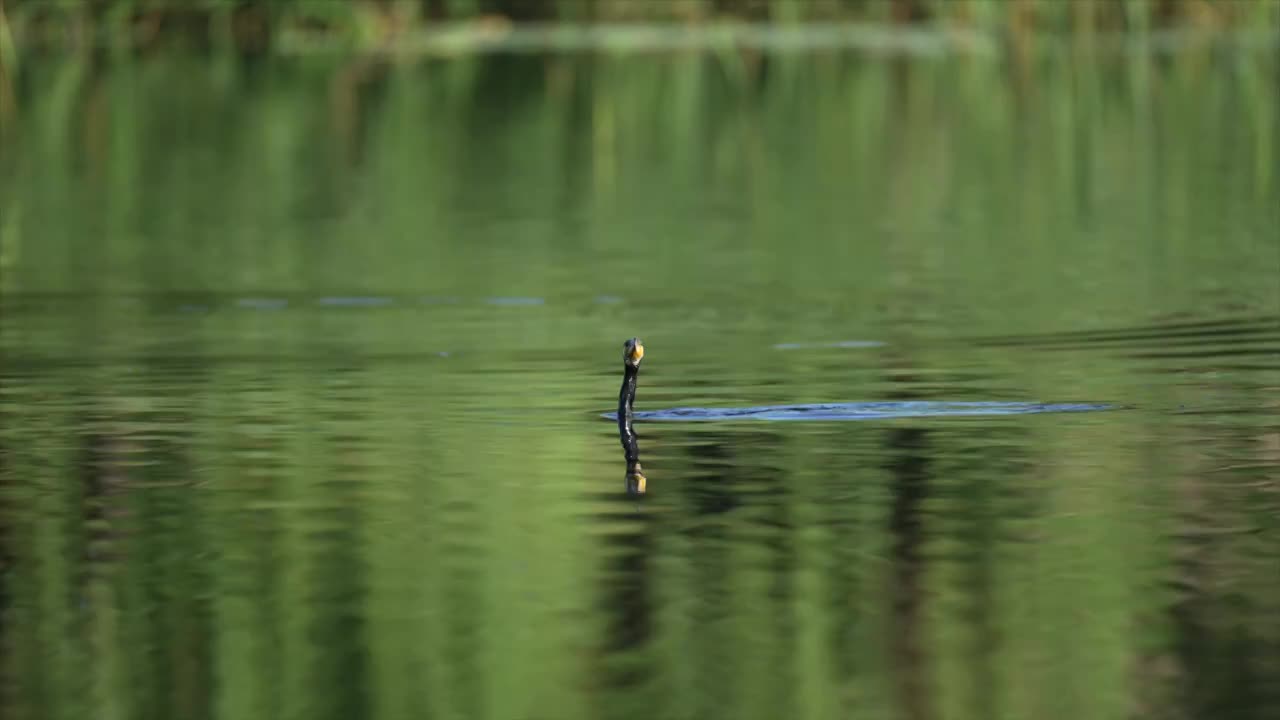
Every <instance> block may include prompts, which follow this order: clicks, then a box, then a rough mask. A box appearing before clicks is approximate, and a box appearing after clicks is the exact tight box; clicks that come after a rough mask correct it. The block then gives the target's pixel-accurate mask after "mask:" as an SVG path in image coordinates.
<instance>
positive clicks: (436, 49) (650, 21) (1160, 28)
mask: <svg viewBox="0 0 1280 720" xmlns="http://www.w3.org/2000/svg"><path fill="white" fill-rule="evenodd" d="M1222 35H1227V36H1229V37H1230V38H1231V40H1232V41H1233V42H1237V43H1244V44H1257V45H1262V46H1267V47H1274V46H1275V45H1276V44H1277V40H1278V39H1280V0H1221V1H1219V2H1210V1H1209V0H1072V1H1071V2H1067V1H1065V0H645V1H643V2H637V1H635V0H363V1H361V0H353V1H352V2H338V1H336V0H292V1H287V0H286V1H283V2H280V1H276V2H269V1H268V0H181V1H179V0H159V1H150V2H142V1H141V0H85V1H84V2H72V3H60V2H49V0H0V67H13V66H14V65H15V64H16V63H17V61H18V58H19V56H20V55H22V54H24V53H25V52H28V51H31V52H52V51H68V50H86V49H100V48H116V49H133V50H139V51H149V50H164V49H198V50H230V51H238V52H242V53H261V52H271V53H276V54H296V53H301V52H314V51H326V52H352V51H355V52H391V53H397V54H400V53H405V54H423V55H452V54H463V53H471V52H490V51H499V52H502V51H521V50H525V51H544V50H545V51H556V50H579V49H598V50H604V51H627V50H637V51H664V50H685V49H722V48H725V47H741V48H744V49H770V50H772V49H777V50H787V49H797V50H807V49H826V48H859V49H868V50H877V49H879V50H886V51H906V52H925V53H929V52H937V51H941V50H949V49H962V50H976V51H983V50H990V49H992V48H993V47H995V46H996V45H997V44H998V43H1000V42H1005V43H1010V44H1015V45H1016V44H1021V43H1026V42H1030V38H1032V37H1036V38H1055V37H1064V36H1065V37H1070V38H1072V39H1077V38H1087V39H1088V41H1089V42H1096V43H1097V46H1098V47H1099V48H1102V49H1105V48H1108V47H1112V48H1114V47H1121V48H1123V47H1128V46H1131V45H1132V43H1131V42H1130V40H1131V39H1132V38H1135V37H1136V38H1140V39H1142V40H1145V41H1149V42H1143V43H1142V45H1141V47H1142V48H1143V49H1156V50H1159V49H1161V48H1166V49H1167V48H1176V47H1181V46H1183V45H1185V44H1187V42H1188V41H1191V42H1195V41H1198V40H1202V39H1203V38H1206V37H1217V36H1222Z"/></svg>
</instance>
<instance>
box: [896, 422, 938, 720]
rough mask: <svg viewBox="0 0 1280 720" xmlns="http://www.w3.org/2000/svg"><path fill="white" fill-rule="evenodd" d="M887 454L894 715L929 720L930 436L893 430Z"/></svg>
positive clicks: (914, 430)
mask: <svg viewBox="0 0 1280 720" xmlns="http://www.w3.org/2000/svg"><path fill="white" fill-rule="evenodd" d="M885 450H886V452H887V453H888V454H889V464H888V466H887V469H888V470H889V473H890V477H891V480H892V489H891V492H892V494H893V500H892V503H893V504H892V508H891V510H890V514H889V533H890V534H891V536H892V540H891V549H890V562H891V563H892V570H891V573H892V575H891V580H890V588H889V593H890V601H891V603H892V607H893V626H894V632H893V637H892V640H891V643H892V655H893V665H894V670H895V675H896V678H897V693H898V712H899V714H900V716H901V717H903V718H906V719H907V720H928V718H932V717H933V716H934V714H933V707H932V702H931V700H930V692H931V688H930V686H929V681H928V677H929V663H928V654H927V653H926V651H925V649H924V643H925V639H924V637H923V635H924V627H923V618H922V617H921V616H922V609H923V605H924V599H925V594H924V590H923V588H922V587H921V579H922V576H923V575H924V565H925V562H924V557H923V552H922V547H923V545H924V540H925V527H924V517H923V513H922V508H921V506H922V505H923V503H924V501H925V499H926V498H927V497H928V494H929V481H930V472H929V457H928V455H929V452H930V448H929V433H928V431H926V430H924V429H923V428H902V429H898V430H892V431H890V432H889V434H888V436H887V438H886V442H885Z"/></svg>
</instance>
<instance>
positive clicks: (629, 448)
mask: <svg viewBox="0 0 1280 720" xmlns="http://www.w3.org/2000/svg"><path fill="white" fill-rule="evenodd" d="M639 375H640V368H638V367H636V366H635V365H631V364H629V363H628V364H627V365H626V366H625V370H624V374H623V376H622V390H621V391H619V392H618V438H619V439H620V440H621V441H622V449H623V452H624V453H625V454H626V457H627V469H628V470H630V469H631V467H632V465H633V464H635V463H637V462H639V460H640V445H639V443H638V442H637V441H636V431H635V430H634V429H633V428H632V427H631V416H632V410H631V406H632V404H633V403H634V402H635V399H636V378H637V377H638V376H639Z"/></svg>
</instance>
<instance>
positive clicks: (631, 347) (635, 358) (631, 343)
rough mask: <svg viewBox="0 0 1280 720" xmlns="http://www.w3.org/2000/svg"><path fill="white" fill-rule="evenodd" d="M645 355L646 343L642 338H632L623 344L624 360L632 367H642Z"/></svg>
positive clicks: (625, 363) (624, 362)
mask: <svg viewBox="0 0 1280 720" xmlns="http://www.w3.org/2000/svg"><path fill="white" fill-rule="evenodd" d="M643 357H644V343H642V342H640V338H631V339H630V340H628V341H626V342H625V343H623V344H622V362H623V364H624V365H626V366H627V367H630V368H638V367H640V359H641V358H643Z"/></svg>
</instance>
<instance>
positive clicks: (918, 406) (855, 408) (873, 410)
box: [604, 400, 1116, 422]
mask: <svg viewBox="0 0 1280 720" xmlns="http://www.w3.org/2000/svg"><path fill="white" fill-rule="evenodd" d="M1115 408H1116V406H1114V405H1110V404H1107V403H1085V402H1077V403H1042V402H996V401H990V402H984V401H973V402H946V401H929V400H909V401H883V402H853V403H810V404H801V405H763V406H756V407H743V408H699V407H688V408H669V409H666V410H648V411H638V412H636V413H635V419H636V420H649V421H659V422H664V421H665V422H681V421H683V422H707V421H713V420H886V419H893V418H908V417H949V416H957V415H1034V414H1040V413H1067V412H1097V411H1101V410H1113V409H1115ZM604 417H608V418H614V417H616V416H615V415H613V414H605V415H604Z"/></svg>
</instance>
